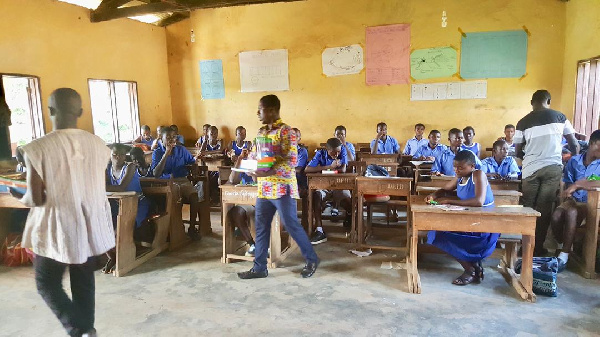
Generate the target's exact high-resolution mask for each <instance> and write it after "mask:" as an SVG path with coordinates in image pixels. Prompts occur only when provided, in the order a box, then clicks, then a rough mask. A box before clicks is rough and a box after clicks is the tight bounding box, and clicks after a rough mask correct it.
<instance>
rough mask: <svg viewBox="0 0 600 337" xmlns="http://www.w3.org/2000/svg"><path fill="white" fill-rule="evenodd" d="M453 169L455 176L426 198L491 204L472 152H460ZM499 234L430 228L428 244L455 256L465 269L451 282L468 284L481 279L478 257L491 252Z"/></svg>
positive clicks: (445, 201)
mask: <svg viewBox="0 0 600 337" xmlns="http://www.w3.org/2000/svg"><path fill="white" fill-rule="evenodd" d="M454 171H455V172H456V177H455V178H454V179H452V180H451V181H449V182H448V184H447V185H446V186H444V188H442V189H439V190H437V191H436V192H435V193H433V194H431V195H429V196H427V198H426V199H425V201H427V202H431V201H436V202H438V203H440V204H450V205H458V206H471V207H490V206H493V205H494V195H493V194H492V189H491V187H490V184H489V183H488V180H487V177H486V175H485V173H483V171H481V170H477V169H475V155H474V154H473V152H471V151H459V152H458V153H457V154H456V157H455V158H454ZM456 197H458V199H457V198H456ZM499 236H500V234H497V233H472V232H444V231H430V232H429V233H428V235H427V243H428V244H432V245H434V246H436V247H438V248H440V249H442V250H443V251H445V252H446V253H448V254H450V255H452V256H453V257H454V258H456V260H457V261H458V262H459V263H460V264H461V265H462V267H463V268H464V270H465V271H464V272H463V273H462V275H460V276H459V277H458V278H456V279H455V280H454V281H453V282H452V283H453V284H455V285H467V284H469V283H473V282H475V283H479V282H481V280H483V276H484V275H483V266H482V265H481V260H483V259H484V258H486V257H488V256H490V255H491V254H492V252H493V251H494V248H495V247H496V241H497V240H498V237H499Z"/></svg>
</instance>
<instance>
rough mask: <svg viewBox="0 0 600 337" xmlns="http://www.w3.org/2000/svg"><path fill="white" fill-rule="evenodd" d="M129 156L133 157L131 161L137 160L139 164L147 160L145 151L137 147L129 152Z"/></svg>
mask: <svg viewBox="0 0 600 337" xmlns="http://www.w3.org/2000/svg"><path fill="white" fill-rule="evenodd" d="M129 155H130V156H131V159H133V160H137V161H139V162H142V161H144V160H145V158H144V150H142V149H140V148H139V147H137V146H134V147H133V148H132V149H131V150H130V151H129Z"/></svg>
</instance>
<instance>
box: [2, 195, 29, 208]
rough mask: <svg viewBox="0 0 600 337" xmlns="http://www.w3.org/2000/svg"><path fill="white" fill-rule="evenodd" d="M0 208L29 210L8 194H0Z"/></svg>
mask: <svg viewBox="0 0 600 337" xmlns="http://www.w3.org/2000/svg"><path fill="white" fill-rule="evenodd" d="M0 208H29V207H27V206H25V205H23V204H22V203H21V202H20V201H19V199H17V198H15V197H13V196H12V195H10V194H9V193H0Z"/></svg>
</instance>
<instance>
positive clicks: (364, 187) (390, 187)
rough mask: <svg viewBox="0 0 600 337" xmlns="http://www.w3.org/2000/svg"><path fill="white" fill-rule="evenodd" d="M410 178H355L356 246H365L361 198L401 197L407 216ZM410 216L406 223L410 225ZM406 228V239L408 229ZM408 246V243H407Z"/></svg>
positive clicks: (408, 212)
mask: <svg viewBox="0 0 600 337" xmlns="http://www.w3.org/2000/svg"><path fill="white" fill-rule="evenodd" d="M411 184H412V178H399V177H383V178H374V177H357V178H356V199H357V201H358V206H357V210H358V214H357V231H356V235H357V239H356V240H354V242H357V243H358V246H359V247H361V248H364V247H365V246H366V245H365V228H364V221H363V197H364V195H365V194H374V195H390V196H401V197H406V198H407V206H406V208H407V214H410V192H411ZM410 222H411V220H410V215H409V219H408V223H409V224H410ZM406 227H407V237H409V235H408V227H409V226H406ZM407 246H408V242H407ZM370 247H371V248H382V249H390V248H393V247H373V246H370Z"/></svg>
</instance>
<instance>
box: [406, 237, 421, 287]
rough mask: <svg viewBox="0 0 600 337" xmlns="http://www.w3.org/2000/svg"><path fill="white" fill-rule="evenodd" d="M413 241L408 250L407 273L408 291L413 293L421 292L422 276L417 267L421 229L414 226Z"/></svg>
mask: <svg viewBox="0 0 600 337" xmlns="http://www.w3.org/2000/svg"><path fill="white" fill-rule="evenodd" d="M410 240H411V243H410V247H409V251H408V257H407V259H406V260H407V262H408V265H407V267H406V275H407V278H408V291H409V292H410V293H413V294H420V293H421V278H420V276H419V270H418V269H417V246H418V245H419V231H418V230H416V228H415V227H414V226H413V230H412V236H411V239H410Z"/></svg>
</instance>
